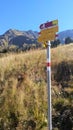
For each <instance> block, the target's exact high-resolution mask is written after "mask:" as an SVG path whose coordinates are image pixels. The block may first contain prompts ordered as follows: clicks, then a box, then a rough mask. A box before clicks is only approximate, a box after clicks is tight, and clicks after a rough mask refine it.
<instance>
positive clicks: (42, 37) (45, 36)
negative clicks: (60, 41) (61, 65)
mask: <svg viewBox="0 0 73 130" xmlns="http://www.w3.org/2000/svg"><path fill="white" fill-rule="evenodd" d="M54 39H55V33H46V34H45V33H43V34H42V35H40V36H39V37H38V42H42V43H44V42H46V41H49V40H50V41H52V40H54Z"/></svg>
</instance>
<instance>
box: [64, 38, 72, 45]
mask: <svg viewBox="0 0 73 130" xmlns="http://www.w3.org/2000/svg"><path fill="white" fill-rule="evenodd" d="M71 42H73V40H72V39H71V38H70V37H67V38H66V39H65V44H69V43H71Z"/></svg>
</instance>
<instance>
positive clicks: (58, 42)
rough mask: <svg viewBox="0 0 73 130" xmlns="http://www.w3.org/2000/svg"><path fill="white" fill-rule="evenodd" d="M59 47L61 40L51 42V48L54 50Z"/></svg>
mask: <svg viewBox="0 0 73 130" xmlns="http://www.w3.org/2000/svg"><path fill="white" fill-rule="evenodd" d="M58 45H60V40H59V39H57V40H55V41H54V42H51V47H52V48H53V47H57V46H58Z"/></svg>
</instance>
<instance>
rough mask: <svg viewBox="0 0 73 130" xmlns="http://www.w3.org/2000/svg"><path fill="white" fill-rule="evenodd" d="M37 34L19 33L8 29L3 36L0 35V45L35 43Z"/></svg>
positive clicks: (29, 32)
mask: <svg viewBox="0 0 73 130" xmlns="http://www.w3.org/2000/svg"><path fill="white" fill-rule="evenodd" d="M37 36H38V33H37V32H36V31H32V30H29V31H19V30H12V29H9V30H8V31H6V32H5V33H4V34H3V35H0V45H1V46H3V45H6V44H8V45H12V44H13V45H17V46H19V47H20V46H23V44H32V43H37Z"/></svg>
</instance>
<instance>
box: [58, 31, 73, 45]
mask: <svg viewBox="0 0 73 130" xmlns="http://www.w3.org/2000/svg"><path fill="white" fill-rule="evenodd" d="M67 37H70V38H71V39H72V40H73V29H72V30H65V31H62V32H60V33H59V40H60V41H61V43H65V39H66V38H67Z"/></svg>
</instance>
